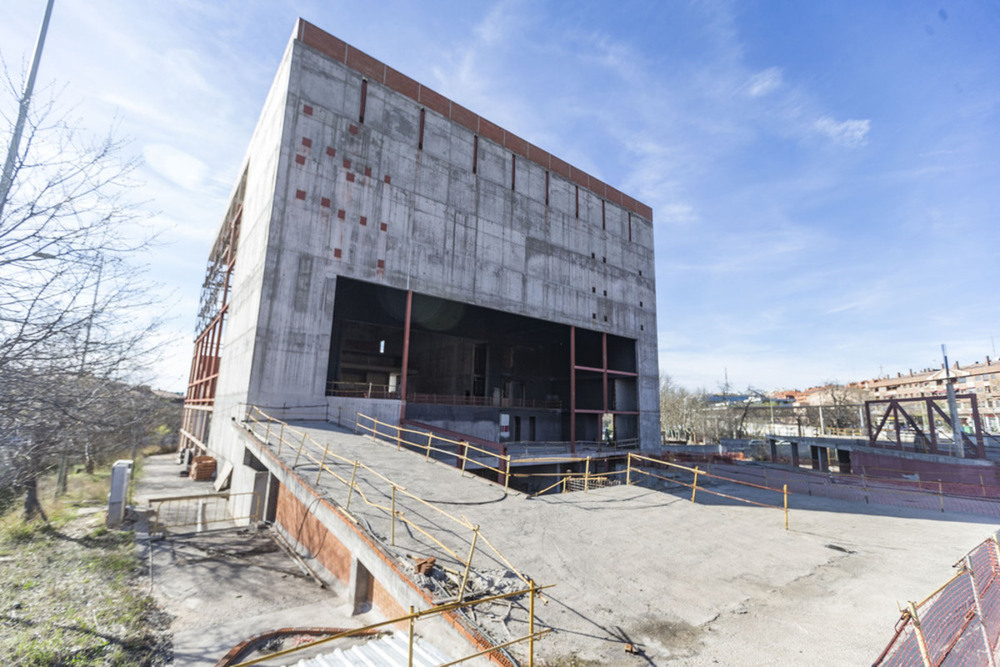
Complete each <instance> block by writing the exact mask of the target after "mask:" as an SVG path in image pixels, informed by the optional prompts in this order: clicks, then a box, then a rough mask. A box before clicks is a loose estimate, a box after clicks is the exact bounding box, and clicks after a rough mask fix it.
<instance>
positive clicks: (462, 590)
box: [458, 526, 479, 602]
mask: <svg viewBox="0 0 1000 667" xmlns="http://www.w3.org/2000/svg"><path fill="white" fill-rule="evenodd" d="M478 540H479V526H476V527H475V528H473V530H472V548H471V549H469V559H468V560H467V561H466V562H465V574H464V575H462V587H461V588H460V589H459V591H458V601H459V602H461V601H462V600H463V599H464V598H465V584H466V583H468V581H469V570H471V569H472V556H473V554H475V552H476V541H478Z"/></svg>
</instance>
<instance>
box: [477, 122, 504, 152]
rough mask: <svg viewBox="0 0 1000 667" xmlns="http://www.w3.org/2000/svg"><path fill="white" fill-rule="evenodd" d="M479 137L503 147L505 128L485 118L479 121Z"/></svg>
mask: <svg viewBox="0 0 1000 667" xmlns="http://www.w3.org/2000/svg"><path fill="white" fill-rule="evenodd" d="M479 136H481V137H483V138H485V139H489V140H490V141H495V142H496V143H498V144H500V145H501V146H503V128H502V127H500V126H499V125H497V124H496V123H491V122H490V121H488V120H486V119H485V118H480V119H479Z"/></svg>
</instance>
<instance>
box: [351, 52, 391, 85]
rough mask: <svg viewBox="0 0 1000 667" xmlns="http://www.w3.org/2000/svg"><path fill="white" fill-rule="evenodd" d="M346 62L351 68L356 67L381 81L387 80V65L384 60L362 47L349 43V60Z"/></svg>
mask: <svg viewBox="0 0 1000 667" xmlns="http://www.w3.org/2000/svg"><path fill="white" fill-rule="evenodd" d="M345 64H346V65H347V66H348V67H350V68H351V69H355V70H357V71H359V72H361V73H362V74H365V75H367V76H370V77H371V78H372V79H374V80H375V81H378V82H379V83H382V82H384V81H385V65H384V64H383V63H382V61H380V60H378V59H376V58H372V57H371V56H370V55H368V54H367V53H365V52H364V51H362V50H361V49H356V48H354V47H353V46H351V45H348V46H347V62H346V63H345Z"/></svg>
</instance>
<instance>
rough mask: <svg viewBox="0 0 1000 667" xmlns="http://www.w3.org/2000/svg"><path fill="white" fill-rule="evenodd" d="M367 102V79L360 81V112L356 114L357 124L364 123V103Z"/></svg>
mask: <svg viewBox="0 0 1000 667" xmlns="http://www.w3.org/2000/svg"><path fill="white" fill-rule="evenodd" d="M367 101H368V79H361V112H360V113H359V114H358V122H359V123H361V124H362V125H364V123H365V103H366V102H367Z"/></svg>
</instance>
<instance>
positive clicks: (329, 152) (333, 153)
mask: <svg viewBox="0 0 1000 667" xmlns="http://www.w3.org/2000/svg"><path fill="white" fill-rule="evenodd" d="M326 154H327V155H329V156H330V157H336V156H337V149H336V148H334V147H333V146H327V147H326Z"/></svg>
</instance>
